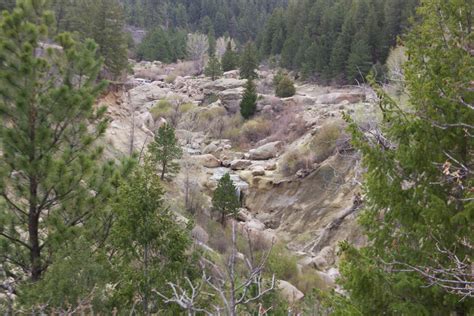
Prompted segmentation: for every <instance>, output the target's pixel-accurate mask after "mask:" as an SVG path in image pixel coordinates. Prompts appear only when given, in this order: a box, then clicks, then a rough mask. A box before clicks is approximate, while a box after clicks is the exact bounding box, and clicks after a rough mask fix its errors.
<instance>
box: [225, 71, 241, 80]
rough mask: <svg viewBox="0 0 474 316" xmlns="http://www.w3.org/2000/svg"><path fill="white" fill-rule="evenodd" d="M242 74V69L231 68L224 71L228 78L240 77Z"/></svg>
mask: <svg viewBox="0 0 474 316" xmlns="http://www.w3.org/2000/svg"><path fill="white" fill-rule="evenodd" d="M239 76H240V71H238V70H229V71H226V72H224V74H223V77H224V78H227V79H238V78H239Z"/></svg>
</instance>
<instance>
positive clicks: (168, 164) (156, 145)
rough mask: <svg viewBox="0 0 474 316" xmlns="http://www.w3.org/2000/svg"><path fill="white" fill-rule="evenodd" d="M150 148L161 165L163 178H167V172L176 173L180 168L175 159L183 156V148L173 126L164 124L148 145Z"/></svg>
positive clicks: (157, 162)
mask: <svg viewBox="0 0 474 316" xmlns="http://www.w3.org/2000/svg"><path fill="white" fill-rule="evenodd" d="M148 150H149V151H150V153H151V155H152V160H153V161H154V162H155V163H156V164H157V165H159V166H160V167H161V180H164V179H165V174H167V173H168V174H169V173H176V172H178V170H179V165H177V164H176V163H175V162H174V161H173V160H175V159H180V158H181V157H182V156H183V150H182V149H181V147H180V146H179V143H178V140H177V139H176V136H175V132H174V128H173V126H171V125H170V124H163V125H162V126H161V127H160V128H159V129H158V132H157V133H156V134H155V138H154V141H153V142H152V143H151V144H150V145H148Z"/></svg>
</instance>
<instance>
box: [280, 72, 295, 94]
mask: <svg viewBox="0 0 474 316" xmlns="http://www.w3.org/2000/svg"><path fill="white" fill-rule="evenodd" d="M295 93H296V89H295V85H294V84H293V81H292V80H291V79H290V78H289V77H288V76H286V75H283V77H282V78H280V79H279V81H278V84H277V85H276V89H275V94H276V96H277V97H279V98H289V97H292V96H294V95H295Z"/></svg>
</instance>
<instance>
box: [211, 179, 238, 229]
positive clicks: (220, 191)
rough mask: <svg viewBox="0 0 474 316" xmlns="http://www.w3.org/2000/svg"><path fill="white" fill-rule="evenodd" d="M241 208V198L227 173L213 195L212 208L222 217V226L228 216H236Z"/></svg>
mask: <svg viewBox="0 0 474 316" xmlns="http://www.w3.org/2000/svg"><path fill="white" fill-rule="evenodd" d="M239 207H240V203H239V198H238V196H237V189H236V188H235V186H234V183H233V182H232V179H231V178H230V175H229V174H228V173H226V174H225V175H224V176H223V177H222V178H221V179H220V180H219V183H218V185H217V188H216V190H215V191H214V193H213V195H212V208H213V210H214V211H215V212H218V213H219V215H220V222H221V224H222V225H224V224H225V219H226V216H228V215H232V216H234V217H235V216H236V215H237V212H238V209H239Z"/></svg>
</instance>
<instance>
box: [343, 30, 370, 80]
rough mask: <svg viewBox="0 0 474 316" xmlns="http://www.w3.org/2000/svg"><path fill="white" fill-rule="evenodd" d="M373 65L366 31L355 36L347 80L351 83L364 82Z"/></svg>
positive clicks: (348, 62) (348, 64)
mask: <svg viewBox="0 0 474 316" xmlns="http://www.w3.org/2000/svg"><path fill="white" fill-rule="evenodd" d="M371 65H372V59H371V57H370V47H369V44H368V39H367V34H366V33H365V30H364V31H362V32H359V33H358V34H357V35H356V36H355V38H354V42H353V43H352V47H351V53H350V54H349V58H348V60H347V66H346V73H347V78H348V79H349V80H351V81H356V80H357V81H358V82H361V81H363V80H364V79H365V76H366V75H367V74H368V73H369V70H370V68H371Z"/></svg>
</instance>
